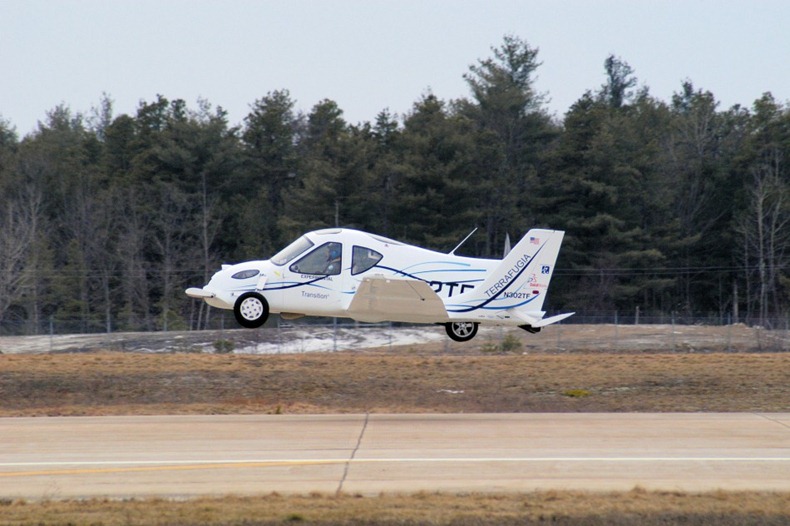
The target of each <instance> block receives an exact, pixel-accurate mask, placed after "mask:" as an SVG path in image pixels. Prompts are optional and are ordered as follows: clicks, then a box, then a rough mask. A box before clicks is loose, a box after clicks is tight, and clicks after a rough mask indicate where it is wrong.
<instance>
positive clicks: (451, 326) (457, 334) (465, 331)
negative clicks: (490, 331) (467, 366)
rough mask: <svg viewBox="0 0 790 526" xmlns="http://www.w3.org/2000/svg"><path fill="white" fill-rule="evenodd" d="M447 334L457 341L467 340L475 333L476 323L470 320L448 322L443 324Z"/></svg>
mask: <svg viewBox="0 0 790 526" xmlns="http://www.w3.org/2000/svg"><path fill="white" fill-rule="evenodd" d="M444 329H445V330H446V331H447V336H449V337H450V339H452V340H455V341H457V342H468V341H469V340H471V339H472V338H474V337H475V334H477V323H474V322H471V321H458V322H448V323H445V324H444Z"/></svg>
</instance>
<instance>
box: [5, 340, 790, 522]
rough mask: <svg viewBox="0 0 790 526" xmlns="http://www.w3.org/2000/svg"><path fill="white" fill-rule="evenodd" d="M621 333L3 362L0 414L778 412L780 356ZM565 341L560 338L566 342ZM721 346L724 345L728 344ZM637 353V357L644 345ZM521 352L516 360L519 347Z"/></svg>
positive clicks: (288, 509) (528, 518)
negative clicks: (512, 347)
mask: <svg viewBox="0 0 790 526" xmlns="http://www.w3.org/2000/svg"><path fill="white" fill-rule="evenodd" d="M624 333H625V331H621V332H620V333H619V337H621V340H619V341H618V342H617V345H616V346H614V347H612V348H607V349H605V350H596V349H594V348H590V347H591V345H592V344H591V343H590V342H591V341H592V340H591V339H584V338H587V336H586V335H585V334H586V333H584V334H582V337H579V336H577V340H576V341H577V342H581V343H578V346H577V347H574V348H573V350H572V351H560V350H541V349H539V348H533V347H521V346H518V348H517V350H516V352H503V351H504V349H503V348H502V347H501V345H500V344H497V345H500V347H497V346H496V345H494V344H490V343H487V342H486V341H485V340H483V341H482V342H480V344H479V345H477V346H476V347H473V348H470V347H467V348H464V349H462V350H458V348H456V347H453V348H450V349H449V352H448V347H447V346H446V345H445V344H443V343H429V344H424V345H410V346H401V347H395V348H392V347H387V348H379V349H368V350H355V351H347V352H337V353H309V354H281V355H237V354H205V353H193V352H192V353H179V352H176V353H130V352H119V351H107V350H104V351H97V352H87V353H86V352H81V353H72V354H69V353H66V354H55V353H42V354H6V355H3V356H0V416H5V417H9V416H47V415H128V414H227V413H365V412H381V413H425V412H445V413H452V412H569V411H585V412H591V411H595V412H624V411H628V412H631V411H637V412H668V411H673V412H690V411H722V412H728V411H738V412H775V411H780V412H786V411H788V410H790V389H788V384H789V383H790V353H783V352H777V353H770V352H769V353H755V352H738V350H737V349H731V352H724V351H723V350H722V349H721V345H722V344H721V341H722V340H721V339H720V340H719V343H718V344H717V345H718V346H717V347H713V348H714V350H711V349H710V348H705V346H704V345H703V346H702V347H701V349H702V350H697V351H695V352H690V351H689V349H688V348H681V350H680V351H679V352H670V351H667V350H665V349H664V348H661V349H656V348H652V347H650V346H649V345H648V346H647V347H646V346H645V344H644V341H645V339H644V337H642V339H641V340H640V341H641V342H643V343H641V344H639V345H637V344H636V343H635V344H634V345H633V347H629V344H628V343H627V340H625V339H622V338H623V334H624ZM562 336H563V338H564V342H566V345H572V344H571V343H567V342H572V341H573V338H572V335H571V334H569V332H566V333H565V334H563V335H562ZM731 342H732V340H731V339H729V338H728V339H727V346H728V347H730V346H731ZM640 345H641V346H640ZM525 349H526V350H527V351H528V352H526V353H525V352H524V350H525ZM283 523H300V524H355V525H356V524H453V525H467V524H468V525H478V524H547V523H550V524H581V525H604V524H607V525H608V524H613V525H617V524H640V525H642V524H643V525H653V524H656V525H657V524H720V525H725V526H727V525H741V524H763V525H787V524H790V495H788V494H775V493H753V492H752V493H750V492H744V493H735V492H714V493H705V494H698V495H697V494H682V493H666V492H648V491H643V490H640V489H639V488H635V489H634V490H633V491H630V492H625V493H595V492H591V493H579V492H564V491H551V492H538V493H530V494H512V495H482V494H481V495H478V494H471V495H448V494H426V493H419V494H415V495H381V496H378V497H361V496H355V495H340V496H334V495H332V496H328V495H317V494H316V495H303V496H281V495H266V496H260V497H257V498H238V497H232V496H231V497H225V498H220V497H217V498H212V499H205V498H204V499H196V500H187V501H168V500H162V499H154V500H140V501H104V500H88V501H51V502H48V501H43V502H25V501H18V500H10V499H6V500H3V499H2V495H0V525H5V524H14V525H22V524H42V525H66V524H92V525H107V526H109V525H116V524H117V525H137V524H141V525H142V524H157V525H158V524H162V525H164V524H168V525H182V524H183V525H187V524H189V525H193V524H210V525H214V524H217V525H219V524H223V525H224V524H228V525H258V524H283Z"/></svg>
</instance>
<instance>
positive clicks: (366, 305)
mask: <svg viewBox="0 0 790 526" xmlns="http://www.w3.org/2000/svg"><path fill="white" fill-rule="evenodd" d="M347 314H348V316H349V317H351V318H353V319H355V320H358V321H364V322H380V321H385V320H387V321H399V322H412V323H425V322H426V321H431V322H441V321H447V319H448V317H447V311H446V310H445V308H444V303H443V302H442V300H441V298H439V296H438V295H437V294H436V292H434V291H433V289H432V288H431V287H430V286H429V285H428V284H427V283H426V282H424V281H420V280H414V279H390V278H385V277H384V276H380V275H378V276H372V277H368V278H365V279H363V280H362V283H360V284H359V287H358V288H357V291H356V293H355V294H354V298H353V299H352V300H351V304H350V305H349V306H348V311H347Z"/></svg>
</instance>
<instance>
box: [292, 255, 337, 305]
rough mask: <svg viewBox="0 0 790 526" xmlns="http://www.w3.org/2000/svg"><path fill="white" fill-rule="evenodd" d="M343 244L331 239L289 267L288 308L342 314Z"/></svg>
mask: <svg viewBox="0 0 790 526" xmlns="http://www.w3.org/2000/svg"><path fill="white" fill-rule="evenodd" d="M342 269H343V244H342V243H339V242H336V241H330V242H328V243H324V244H323V245H319V246H317V247H316V248H314V249H312V250H310V251H309V252H307V253H306V254H305V255H303V256H302V257H300V258H298V259H297V260H296V261H294V262H293V263H291V264H290V265H289V266H288V267H287V270H285V273H286V276H285V280H284V281H285V282H286V283H287V288H285V289H284V290H283V305H284V309H283V311H284V312H293V313H299V314H307V315H318V316H321V315H324V316H333V315H339V314H341V313H340V312H339V309H340V298H341V286H342V279H341V276H342Z"/></svg>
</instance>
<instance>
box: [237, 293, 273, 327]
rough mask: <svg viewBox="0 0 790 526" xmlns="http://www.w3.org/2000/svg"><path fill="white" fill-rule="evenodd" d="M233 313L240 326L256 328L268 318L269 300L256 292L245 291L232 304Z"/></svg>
mask: <svg viewBox="0 0 790 526" xmlns="http://www.w3.org/2000/svg"><path fill="white" fill-rule="evenodd" d="M233 314H234V315H235V316H236V321H237V322H239V325H241V326H242V327H246V328H248V329H257V328H258V327H260V326H261V325H263V324H264V323H266V320H267V319H268V318H269V302H268V301H266V298H264V297H263V296H261V295H260V294H258V293H257V292H245V293H244V294H242V295H241V296H239V299H237V300H236V304H235V305H233Z"/></svg>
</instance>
